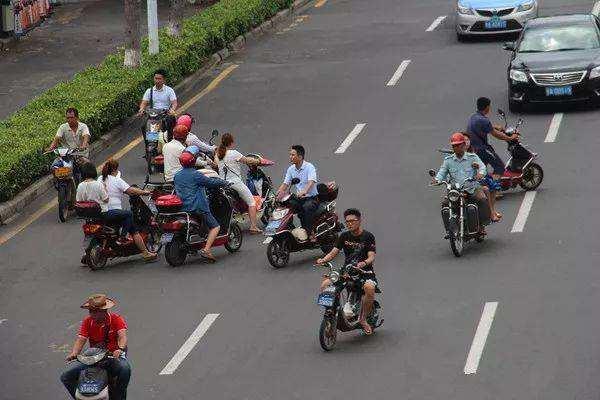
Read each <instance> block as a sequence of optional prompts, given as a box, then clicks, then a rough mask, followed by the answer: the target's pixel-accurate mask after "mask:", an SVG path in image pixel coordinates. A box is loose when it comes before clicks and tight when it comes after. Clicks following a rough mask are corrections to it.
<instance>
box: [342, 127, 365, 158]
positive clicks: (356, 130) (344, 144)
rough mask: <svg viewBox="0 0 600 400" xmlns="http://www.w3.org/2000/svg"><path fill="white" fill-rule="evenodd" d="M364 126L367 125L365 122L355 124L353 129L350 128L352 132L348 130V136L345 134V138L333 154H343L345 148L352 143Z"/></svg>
mask: <svg viewBox="0 0 600 400" xmlns="http://www.w3.org/2000/svg"><path fill="white" fill-rule="evenodd" d="M365 126H367V124H356V126H355V127H354V129H352V132H350V133H349V134H348V136H346V139H344V141H343V142H342V144H340V147H338V148H337V150H336V151H335V154H343V153H344V152H345V151H346V149H347V148H348V147H350V145H351V144H352V142H353V141H354V139H356V137H357V136H358V134H359V133H360V132H361V131H362V130H363V129H364V128H365Z"/></svg>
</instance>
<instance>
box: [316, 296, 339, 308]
mask: <svg viewBox="0 0 600 400" xmlns="http://www.w3.org/2000/svg"><path fill="white" fill-rule="evenodd" d="M334 302H335V293H328V292H326V293H321V294H319V297H318V298H317V304H318V305H320V306H323V307H333V303H334Z"/></svg>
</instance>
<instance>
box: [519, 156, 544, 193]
mask: <svg viewBox="0 0 600 400" xmlns="http://www.w3.org/2000/svg"><path fill="white" fill-rule="evenodd" d="M543 180H544V170H543V169H542V167H541V166H540V165H539V164H536V163H531V164H529V166H527V168H525V171H523V178H522V179H521V183H519V185H520V186H521V187H522V188H523V189H524V190H528V191H529V190H535V189H537V188H538V186H540V185H541V184H542V181H543Z"/></svg>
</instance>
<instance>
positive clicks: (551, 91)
mask: <svg viewBox="0 0 600 400" xmlns="http://www.w3.org/2000/svg"><path fill="white" fill-rule="evenodd" d="M572 95H573V86H557V87H547V88H546V96H572Z"/></svg>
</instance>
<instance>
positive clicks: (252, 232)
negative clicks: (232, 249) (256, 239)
mask: <svg viewBox="0 0 600 400" xmlns="http://www.w3.org/2000/svg"><path fill="white" fill-rule="evenodd" d="M248 232H250V234H251V235H260V234H261V233H263V231H262V230H261V229H258V228H254V229H248Z"/></svg>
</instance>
